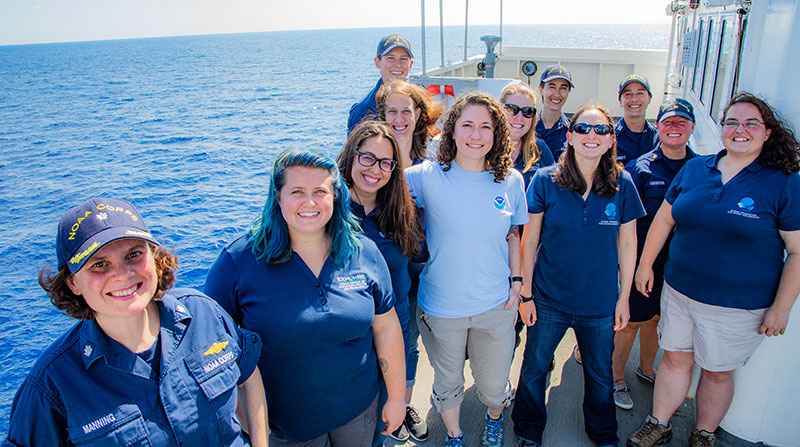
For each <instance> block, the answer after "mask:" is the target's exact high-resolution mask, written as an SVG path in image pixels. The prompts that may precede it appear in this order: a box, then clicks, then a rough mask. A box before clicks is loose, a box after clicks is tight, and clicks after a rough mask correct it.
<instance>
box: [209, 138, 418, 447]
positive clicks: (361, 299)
mask: <svg viewBox="0 0 800 447" xmlns="http://www.w3.org/2000/svg"><path fill="white" fill-rule="evenodd" d="M370 161H371V162H373V166H375V165H378V166H379V168H378V169H379V170H380V169H381V168H380V166H383V169H391V168H392V167H393V166H394V163H392V162H391V161H392V160H388V161H387V160H383V161H378V160H375V159H372V160H370V159H369V158H365V160H364V162H365V163H367V164H368V163H369V162H370ZM267 194H268V195H267V200H266V202H265V204H264V210H263V212H262V213H261V216H259V218H257V219H256V220H255V221H254V223H253V225H252V226H251V228H250V230H249V231H247V232H246V233H245V234H244V235H242V236H240V237H238V238H237V239H235V240H234V241H233V242H231V243H230V244H228V245H227V246H226V247H224V248H223V249H222V251H221V253H220V254H219V256H218V257H217V260H216V261H215V262H214V264H213V265H212V266H211V269H210V270H209V272H208V277H207V278H206V285H205V291H206V293H207V294H208V295H209V296H210V297H212V298H214V299H215V300H217V301H218V302H219V303H220V304H221V305H222V307H223V308H224V309H226V310H227V311H228V313H230V314H231V316H232V317H233V319H234V321H236V323H237V324H239V325H240V326H241V327H244V328H249V330H252V331H254V332H256V333H258V334H260V335H261V339H262V340H263V341H264V342H263V343H264V347H263V349H262V354H261V361H260V362H259V368H260V370H261V371H262V378H263V381H264V389H265V391H266V395H267V401H268V402H269V411H270V420H269V423H270V428H271V429H272V433H271V434H270V438H269V443H270V446H272V447H276V446H277V447H282V446H292V447H303V446H306V447H312V446H323V445H324V446H332V447H370V446H371V445H372V439H373V435H374V433H375V425H376V422H377V419H378V418H380V419H382V420H383V421H384V422H386V424H387V428H386V430H388V431H389V432H391V431H393V430H396V429H397V427H399V426H400V424H401V423H402V422H403V416H404V414H405V412H404V411H403V409H404V406H403V393H404V391H405V386H404V383H405V382H404V380H403V378H404V377H405V360H404V355H403V334H402V329H401V327H400V321H399V320H398V318H397V314H396V312H395V309H394V301H395V300H394V293H393V291H392V279H391V276H390V273H389V269H388V268H387V266H386V261H385V260H384V258H383V256H382V255H381V252H380V251H379V250H378V248H377V247H376V246H375V243H374V242H372V241H371V240H370V239H369V238H367V237H365V236H363V235H361V234H360V231H359V225H358V222H357V221H356V220H355V217H354V216H353V214H352V213H351V212H350V193H349V191H348V189H347V186H346V185H345V183H344V182H343V181H342V178H341V175H340V174H339V169H338V167H337V165H336V163H335V162H334V161H333V160H332V159H330V158H329V157H327V156H325V155H322V154H320V153H317V152H314V151H310V150H287V151H284V152H282V153H281V154H279V155H278V156H277V157H276V159H275V161H274V163H273V166H272V175H271V177H270V181H269V187H268V193H267ZM379 375H382V376H383V380H384V381H385V383H386V389H387V393H388V398H387V400H386V403H385V404H384V405H383V406H382V408H378V390H379V388H380V386H379V381H380V379H379ZM384 434H388V433H386V432H384Z"/></svg>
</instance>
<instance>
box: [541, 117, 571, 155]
mask: <svg viewBox="0 0 800 447" xmlns="http://www.w3.org/2000/svg"><path fill="white" fill-rule="evenodd" d="M534 130H535V131H536V136H537V137H538V138H541V139H543V140H544V141H545V143H547V147H548V148H550V151H551V152H552V153H553V159H554V160H555V161H558V158H559V157H560V156H561V153H562V152H564V151H565V150H566V149H567V131H568V130H569V118H567V115H564V114H563V113H562V114H561V118H559V119H558V121H556V123H555V124H554V125H553V127H551V128H549V129H547V128H545V127H544V123H543V122H542V120H541V119H539V120H538V121H536V127H535V128H534Z"/></svg>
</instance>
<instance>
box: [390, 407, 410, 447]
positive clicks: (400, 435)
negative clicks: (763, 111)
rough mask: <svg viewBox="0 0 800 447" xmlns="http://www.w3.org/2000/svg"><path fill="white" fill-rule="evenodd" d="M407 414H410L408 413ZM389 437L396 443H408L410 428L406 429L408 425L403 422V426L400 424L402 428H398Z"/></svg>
mask: <svg viewBox="0 0 800 447" xmlns="http://www.w3.org/2000/svg"><path fill="white" fill-rule="evenodd" d="M406 414H408V412H406ZM406 417H408V416H406ZM389 437H390V438H392V439H394V440H395V441H399V442H406V441H408V438H409V433H408V428H407V427H406V423H405V422H403V423H402V424H400V426H399V427H397V430H395V431H393V432H391V433H390V434H389Z"/></svg>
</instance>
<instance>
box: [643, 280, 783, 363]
mask: <svg viewBox="0 0 800 447" xmlns="http://www.w3.org/2000/svg"><path fill="white" fill-rule="evenodd" d="M766 311H767V309H757V310H747V309H734V308H730V307H721V306H712V305H710V304H704V303H701V302H699V301H695V300H693V299H691V298H689V297H688V296H686V295H684V294H682V293H680V292H678V291H677V290H675V289H673V288H672V287H670V285H669V284H667V283H666V282H665V283H664V290H663V291H662V293H661V320H659V322H658V344H659V345H660V346H661V348H662V349H664V350H665V351H681V352H693V353H694V361H695V363H697V364H698V365H699V366H700V367H701V368H703V369H705V370H706V371H712V372H719V371H732V370H734V369H736V368H739V367H741V366H744V364H745V363H747V360H748V359H750V356H751V355H753V353H754V352H755V350H756V348H758V345H759V344H761V342H762V341H763V340H764V335H763V334H759V333H758V329H759V328H760V327H761V324H762V323H763V322H764V313H765V312H766Z"/></svg>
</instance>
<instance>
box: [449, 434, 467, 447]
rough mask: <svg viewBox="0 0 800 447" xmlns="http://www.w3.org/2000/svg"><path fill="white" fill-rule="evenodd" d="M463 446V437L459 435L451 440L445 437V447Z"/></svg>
mask: <svg viewBox="0 0 800 447" xmlns="http://www.w3.org/2000/svg"><path fill="white" fill-rule="evenodd" d="M463 445H464V435H461V436H459V437H457V438H451V437H450V436H448V437H447V444H445V447H463Z"/></svg>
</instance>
